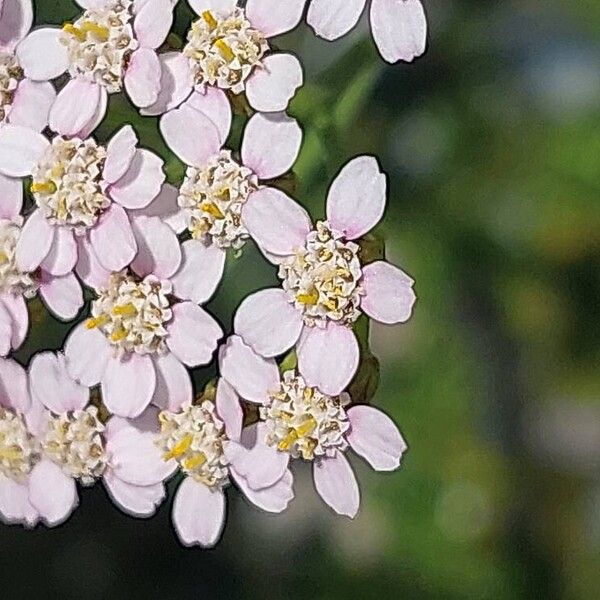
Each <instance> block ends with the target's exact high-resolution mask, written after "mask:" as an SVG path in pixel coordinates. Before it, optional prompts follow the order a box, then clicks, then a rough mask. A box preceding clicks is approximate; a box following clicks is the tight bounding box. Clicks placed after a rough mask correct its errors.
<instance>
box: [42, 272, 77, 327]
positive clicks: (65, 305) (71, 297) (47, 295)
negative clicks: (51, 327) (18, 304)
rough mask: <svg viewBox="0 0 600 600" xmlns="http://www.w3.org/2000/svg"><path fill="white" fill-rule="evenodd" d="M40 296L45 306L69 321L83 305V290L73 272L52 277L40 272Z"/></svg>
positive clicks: (61, 318)
mask: <svg viewBox="0 0 600 600" xmlns="http://www.w3.org/2000/svg"><path fill="white" fill-rule="evenodd" d="M40 296H41V297H42V300H43V301H44V304H45V305H46V307H47V308H48V309H49V310H50V312H52V313H53V314H54V316H55V317H58V318H59V319H60V320H62V321H71V320H73V319H74V318H75V317H76V316H77V313H79V311H80V310H81V307H82V306H83V290H82V289H81V284H80V283H79V281H78V280H77V277H75V275H74V274H73V273H69V274H68V275H63V276H62V277H52V276H51V275H48V274H46V273H42V274H41V277H40Z"/></svg>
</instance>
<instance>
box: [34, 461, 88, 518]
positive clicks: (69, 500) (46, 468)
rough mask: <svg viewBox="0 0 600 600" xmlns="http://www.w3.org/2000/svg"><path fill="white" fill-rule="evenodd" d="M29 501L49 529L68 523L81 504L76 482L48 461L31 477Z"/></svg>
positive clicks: (39, 464)
mask: <svg viewBox="0 0 600 600" xmlns="http://www.w3.org/2000/svg"><path fill="white" fill-rule="evenodd" d="M29 500H30V502H31V504H32V505H33V506H34V507H35V508H36V510H37V511H38V512H39V514H40V517H41V519H42V521H44V523H46V525H48V526H49V527H54V526H55V525H60V524H61V523H63V522H64V521H66V520H67V519H68V518H69V516H70V515H71V513H72V512H73V511H74V510H75V508H76V507H77V504H79V498H78V496H77V488H76V486H75V480H74V479H73V478H72V477H69V476H68V475H66V474H65V473H63V471H62V469H61V468H60V467H59V466H58V465H57V464H56V463H53V462H52V461H50V460H47V459H42V460H41V461H40V462H39V463H38V464H37V465H35V467H33V470H32V471H31V474H30V475H29Z"/></svg>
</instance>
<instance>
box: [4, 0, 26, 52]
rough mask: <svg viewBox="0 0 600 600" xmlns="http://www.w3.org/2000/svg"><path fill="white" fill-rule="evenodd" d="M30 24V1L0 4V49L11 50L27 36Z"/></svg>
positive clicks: (19, 0)
mask: <svg viewBox="0 0 600 600" xmlns="http://www.w3.org/2000/svg"><path fill="white" fill-rule="evenodd" d="M32 23H33V5H32V1H31V0H3V1H2V2H0V48H2V47H4V48H7V49H9V50H11V49H13V48H14V47H15V46H16V45H17V44H18V43H19V42H20V41H21V40H22V39H23V38H24V37H25V36H26V35H27V33H28V32H29V30H30V29H31V24H32Z"/></svg>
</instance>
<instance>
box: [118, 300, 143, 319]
mask: <svg viewBox="0 0 600 600" xmlns="http://www.w3.org/2000/svg"><path fill="white" fill-rule="evenodd" d="M112 313H113V315H119V316H122V317H133V316H135V315H137V308H136V307H135V306H134V304H133V302H128V303H127V304H120V305H118V306H115V307H114V308H113V309H112Z"/></svg>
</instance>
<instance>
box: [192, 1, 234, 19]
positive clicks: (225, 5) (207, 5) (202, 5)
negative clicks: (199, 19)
mask: <svg viewBox="0 0 600 600" xmlns="http://www.w3.org/2000/svg"><path fill="white" fill-rule="evenodd" d="M188 3H189V5H190V6H191V7H192V10H193V11H194V12H195V13H196V14H197V15H201V14H202V13H203V12H204V11H205V10H214V11H216V12H218V13H220V14H223V15H226V14H228V13H230V12H231V11H232V10H233V9H234V8H235V6H236V4H237V0H188Z"/></svg>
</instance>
